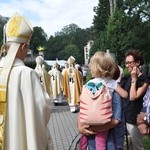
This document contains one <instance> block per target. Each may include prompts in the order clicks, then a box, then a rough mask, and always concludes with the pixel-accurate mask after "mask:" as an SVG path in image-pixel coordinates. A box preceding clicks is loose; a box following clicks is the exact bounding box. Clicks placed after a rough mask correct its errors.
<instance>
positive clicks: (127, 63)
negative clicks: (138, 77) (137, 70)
mask: <svg viewBox="0 0 150 150" xmlns="http://www.w3.org/2000/svg"><path fill="white" fill-rule="evenodd" d="M133 62H134V61H126V62H125V64H126V65H131V64H132V63H133Z"/></svg>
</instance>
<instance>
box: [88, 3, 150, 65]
mask: <svg viewBox="0 0 150 150" xmlns="http://www.w3.org/2000/svg"><path fill="white" fill-rule="evenodd" d="M107 1H109V0H107ZM116 2H117V7H116V9H115V10H114V11H113V15H110V16H109V17H108V19H107V18H106V19H105V21H107V23H106V25H105V31H103V32H101V31H99V33H97V34H96V35H95V42H94V45H93V47H92V52H91V54H93V53H94V52H95V51H97V50H107V49H109V50H110V51H111V52H113V53H114V54H115V55H116V59H117V60H118V63H119V64H121V63H122V62H123V60H124V54H125V52H126V50H128V49H139V50H140V51H142V53H143V54H144V55H145V59H146V61H149V60H148V58H147V57H146V56H148V55H150V52H149V49H150V19H149V17H150V15H149V14H150V9H149V7H150V2H149V1H148V0H133V1H130V0H124V1H119V0H118V1H116ZM99 3H100V4H99V5H98V6H102V5H104V4H106V3H104V1H102V0H99ZM102 3H103V4H102ZM101 11H102V10H101ZM107 11H108V13H109V12H110V10H109V9H108V10H107ZM108 13H107V14H108ZM102 17H103V15H102V14H101V13H98V11H97V18H102ZM94 23H96V22H94ZM94 31H97V28H96V26H95V25H94Z"/></svg>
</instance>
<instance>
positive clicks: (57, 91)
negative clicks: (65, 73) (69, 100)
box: [48, 62, 63, 104]
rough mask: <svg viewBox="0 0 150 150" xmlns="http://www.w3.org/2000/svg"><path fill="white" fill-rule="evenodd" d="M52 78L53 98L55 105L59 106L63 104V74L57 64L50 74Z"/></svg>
mask: <svg viewBox="0 0 150 150" xmlns="http://www.w3.org/2000/svg"><path fill="white" fill-rule="evenodd" d="M48 73H49V75H50V78H51V88H52V98H53V100H54V103H55V104H56V103H57V104H58V103H61V102H62V99H63V94H62V74H61V72H60V71H59V70H58V64H57V62H55V63H54V64H53V66H52V69H51V70H50V71H49V72H48Z"/></svg>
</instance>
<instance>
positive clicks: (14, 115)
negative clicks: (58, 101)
mask: <svg viewBox="0 0 150 150" xmlns="http://www.w3.org/2000/svg"><path fill="white" fill-rule="evenodd" d="M0 67H2V66H0ZM51 107H52V105H51V102H50V98H49V96H48V94H47V93H46V92H44V89H43V87H42V85H41V83H40V81H39V78H38V75H37V73H36V72H35V71H34V70H32V69H31V68H28V67H26V66H25V65H24V63H23V61H22V60H20V59H16V60H15V62H14V65H13V67H12V70H11V73H10V77H9V82H8V92H7V114H6V128H5V139H4V149H5V150H48V149H50V150H52V149H53V147H52V145H51V144H52V143H49V142H52V139H51V138H50V136H48V135H49V133H48V132H47V131H48V128H47V124H48V121H49V118H50V114H51V109H52V108H51ZM48 145H49V146H48ZM48 147H49V148H48Z"/></svg>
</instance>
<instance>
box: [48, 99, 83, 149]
mask: <svg viewBox="0 0 150 150" xmlns="http://www.w3.org/2000/svg"><path fill="white" fill-rule="evenodd" d="M77 115H78V113H71V112H70V110H69V106H68V104H67V102H66V100H65V99H64V100H63V102H62V103H61V104H59V105H58V106H54V108H53V111H52V115H51V118H50V121H49V124H48V125H49V129H50V133H51V136H52V139H53V145H54V150H74V149H75V145H76V142H77V141H78V139H79V137H80V135H78V130H77ZM77 135H78V136H77ZM76 136H77V138H76V139H75V140H74V138H75V137H76ZM73 140H74V141H73ZM72 141H73V142H72ZM71 145H72V146H71Z"/></svg>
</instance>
